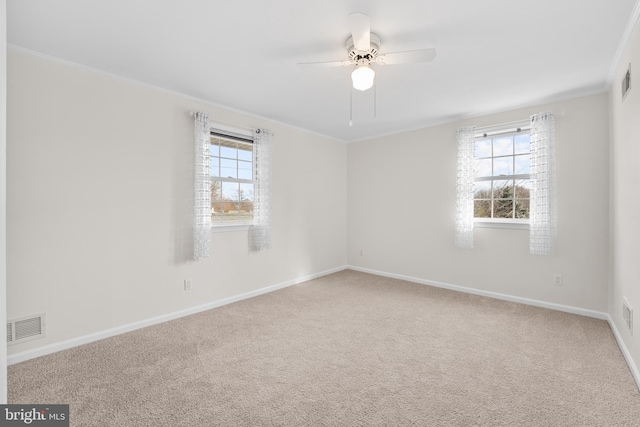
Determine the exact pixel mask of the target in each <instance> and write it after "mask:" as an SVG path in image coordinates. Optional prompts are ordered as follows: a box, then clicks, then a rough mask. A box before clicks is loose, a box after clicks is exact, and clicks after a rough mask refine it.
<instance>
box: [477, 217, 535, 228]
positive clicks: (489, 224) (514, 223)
mask: <svg viewBox="0 0 640 427" xmlns="http://www.w3.org/2000/svg"><path fill="white" fill-rule="evenodd" d="M473 225H474V227H476V228H512V229H516V230H528V229H529V221H528V220H517V219H512V220H504V219H499V220H496V219H476V220H474V221H473Z"/></svg>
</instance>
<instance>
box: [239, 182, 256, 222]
mask: <svg viewBox="0 0 640 427" xmlns="http://www.w3.org/2000/svg"><path fill="white" fill-rule="evenodd" d="M239 195H240V197H239V201H240V203H239V207H240V213H239V215H240V218H238V219H239V220H243V221H248V220H251V219H253V184H240V193H239Z"/></svg>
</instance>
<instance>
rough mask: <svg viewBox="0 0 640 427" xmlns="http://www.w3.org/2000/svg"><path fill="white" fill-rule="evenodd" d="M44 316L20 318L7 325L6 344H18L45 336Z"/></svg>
mask: <svg viewBox="0 0 640 427" xmlns="http://www.w3.org/2000/svg"><path fill="white" fill-rule="evenodd" d="M45 325H46V323H45V316H44V314H38V315H36V316H29V317H22V318H20V319H15V320H11V321H9V322H8V323H7V344H9V345H12V344H19V343H22V342H25V341H31V340H34V339H37V338H44V337H45V336H46V333H45V332H46V329H45Z"/></svg>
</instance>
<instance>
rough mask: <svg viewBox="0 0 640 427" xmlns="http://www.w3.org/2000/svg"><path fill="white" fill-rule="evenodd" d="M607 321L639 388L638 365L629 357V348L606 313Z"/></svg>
mask: <svg viewBox="0 0 640 427" xmlns="http://www.w3.org/2000/svg"><path fill="white" fill-rule="evenodd" d="M607 321H608V322H609V326H610V327H611V330H612V331H613V336H614V337H616V341H617V342H618V347H620V351H621V352H622V355H623V356H624V360H626V361H627V365H629V370H630V371H631V375H633V379H634V380H636V385H637V386H638V389H639V390H640V371H638V367H637V366H636V364H635V362H634V361H633V358H632V357H631V353H630V352H629V349H628V348H627V346H626V345H625V343H624V341H623V340H622V335H620V331H619V330H618V327H617V326H616V324H615V323H614V321H613V319H612V318H611V316H610V315H607Z"/></svg>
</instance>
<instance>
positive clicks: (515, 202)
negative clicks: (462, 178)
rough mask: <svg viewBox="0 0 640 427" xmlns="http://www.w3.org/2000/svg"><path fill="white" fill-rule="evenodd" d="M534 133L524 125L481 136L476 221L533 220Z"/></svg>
mask: <svg viewBox="0 0 640 427" xmlns="http://www.w3.org/2000/svg"><path fill="white" fill-rule="evenodd" d="M530 156H531V134H530V132H529V130H524V129H522V128H518V129H513V130H511V131H502V132H496V133H493V134H486V133H485V134H482V135H477V136H476V139H475V143H474V192H473V194H474V197H473V198H474V200H473V202H474V209H473V210H474V219H475V221H476V222H482V221H485V222H527V221H528V219H529V192H530V189H531V185H530V164H531V157H530Z"/></svg>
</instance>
